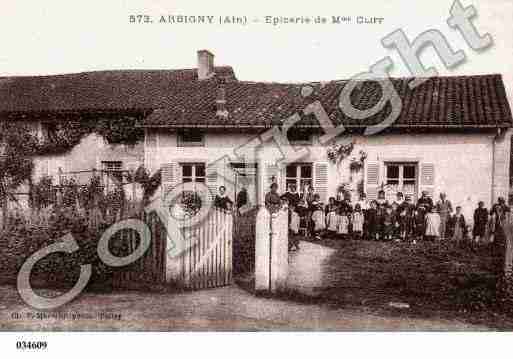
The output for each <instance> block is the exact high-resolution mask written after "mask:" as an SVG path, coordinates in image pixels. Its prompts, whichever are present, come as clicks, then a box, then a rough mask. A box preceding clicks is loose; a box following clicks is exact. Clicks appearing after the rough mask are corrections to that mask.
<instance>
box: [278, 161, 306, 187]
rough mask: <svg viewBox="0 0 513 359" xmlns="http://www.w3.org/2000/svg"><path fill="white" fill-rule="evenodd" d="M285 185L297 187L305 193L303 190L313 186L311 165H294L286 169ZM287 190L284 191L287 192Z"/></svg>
mask: <svg viewBox="0 0 513 359" xmlns="http://www.w3.org/2000/svg"><path fill="white" fill-rule="evenodd" d="M285 185H286V188H288V187H289V185H295V186H296V189H297V190H298V191H300V192H303V188H305V186H306V188H308V187H310V186H312V185H313V166H312V164H311V163H293V164H290V165H287V167H286V168H285ZM286 188H285V189H284V190H286Z"/></svg>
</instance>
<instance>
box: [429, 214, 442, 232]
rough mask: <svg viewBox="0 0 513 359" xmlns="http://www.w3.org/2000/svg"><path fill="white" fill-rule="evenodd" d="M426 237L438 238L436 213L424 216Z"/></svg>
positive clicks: (438, 225) (438, 223)
mask: <svg viewBox="0 0 513 359" xmlns="http://www.w3.org/2000/svg"><path fill="white" fill-rule="evenodd" d="M426 236H432V237H439V236H440V216H439V215H438V213H432V212H430V213H428V214H426Z"/></svg>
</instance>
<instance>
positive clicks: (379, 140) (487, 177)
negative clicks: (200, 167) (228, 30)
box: [145, 130, 509, 211]
mask: <svg viewBox="0 0 513 359" xmlns="http://www.w3.org/2000/svg"><path fill="white" fill-rule="evenodd" d="M495 136H496V134H495V133H492V132H488V133H481V134H478V133H474V134H417V135H416V134H396V135H392V134H387V135H376V136H372V137H363V136H355V137H353V139H352V140H353V142H354V144H355V147H354V150H353V152H352V153H351V154H350V155H349V156H348V158H347V159H345V160H343V161H342V162H341V163H339V164H338V165H337V164H333V163H331V162H329V161H328V158H327V154H326V147H324V146H321V145H319V144H318V143H317V139H316V138H315V139H314V141H313V145H311V146H307V148H308V150H309V154H308V155H307V156H305V157H304V158H302V159H301V160H300V162H313V163H315V164H316V165H324V166H326V168H327V176H326V177H327V178H326V184H325V185H326V187H327V190H326V193H324V199H326V198H327V197H328V196H332V195H335V193H336V191H337V187H338V185H340V184H341V183H349V184H350V185H349V188H351V190H352V191H353V192H354V194H355V197H356V193H357V189H356V182H357V181H355V178H356V179H359V178H361V179H364V181H365V190H366V191H368V192H369V194H371V192H373V188H371V187H372V186H371V184H370V183H369V182H368V181H369V179H368V178H367V175H368V173H367V172H368V170H369V166H377V168H378V185H380V184H381V183H383V182H384V179H385V166H384V164H385V163H386V162H387V161H408V162H413V163H416V164H417V165H418V180H417V183H418V192H420V191H422V190H428V192H430V194H431V195H432V196H433V198H434V199H438V197H439V193H440V192H446V193H447V196H448V198H449V199H450V200H451V201H452V202H453V204H454V205H462V206H464V208H465V209H466V211H470V210H468V209H467V208H474V207H475V205H476V204H477V201H480V200H482V201H484V202H485V205H486V206H487V207H488V208H489V207H490V205H491V203H492V195H493V191H492V182H493V181H492V177H493V173H494V171H493V167H494V165H493V163H494V152H495V157H497V151H498V150H497V148H496V146H495V140H494V138H495ZM146 137H147V138H153V140H152V141H153V142H152V144H151V146H148V143H147V146H146V151H145V161H146V163H147V164H148V166H149V168H150V169H151V170H152V171H155V170H157V169H158V168H160V167H161V166H163V165H166V164H170V163H174V164H178V163H180V162H206V163H207V164H208V163H212V162H215V161H216V160H218V159H221V158H223V156H227V155H228V156H234V155H233V152H234V149H235V148H238V147H240V146H243V145H244V144H247V143H248V142H250V141H251V140H252V139H254V138H255V135H250V134H235V133H208V134H206V136H205V146H203V147H177V137H176V134H175V133H173V132H171V131H163V130H159V131H157V132H153V131H151V132H150V131H148V133H147V136H146ZM316 143H317V144H316ZM503 147H504V146H503ZM360 150H363V151H365V152H366V153H367V159H366V161H365V167H364V168H363V169H362V171H361V172H360V173H359V174H357V175H356V176H355V174H354V173H353V174H351V173H350V171H349V162H350V160H351V158H352V157H354V158H358V157H359V155H358V153H359V151H360ZM508 153H509V152H508ZM508 156H509V155H508ZM503 157H504V156H503ZM257 158H258V161H260V162H261V166H260V167H259V169H260V174H262V175H263V176H264V178H263V179H262V180H261V181H260V183H259V186H258V188H259V191H260V193H259V194H258V195H257V197H258V199H259V200H260V201H261V200H262V198H263V193H265V191H266V190H267V184H269V181H268V179H267V178H265V176H267V175H268V168H267V164H269V163H271V162H273V160H276V159H279V158H282V155H281V153H280V151H279V150H278V149H277V146H276V145H275V143H274V142H272V141H268V142H266V143H265V144H263V145H261V146H260V148H259V150H258V151H257ZM220 162H224V163H227V162H230V160H229V159H228V158H225V159H224V160H223V161H220ZM217 168H219V171H220V172H222V171H225V170H226V169H225V168H224V166H223V165H222V164H221V165H220V166H218V167H217ZM426 168H428V169H430V172H426V171H427V170H426ZM508 170H509V168H508ZM228 172H229V171H228ZM276 173H277V174H278V183H279V184H280V191H284V189H285V188H284V187H285V185H284V180H283V177H284V171H283V170H282V171H280V170H278V171H277V172H276ZM426 173H428V174H426ZM431 176H432V177H433V178H432V179H431V180H432V182H431V183H428V182H426V183H424V182H423V181H422V180H423V179H426V178H427V179H429V178H430V177H431ZM222 177H223V176H220V177H218V178H217V181H211V182H209V181H208V179H207V184H208V186H209V188H213V189H215V188H216V187H217V186H219V185H221V184H226V178H222ZM225 177H226V176H225ZM179 178H180V173H179V168H178V166H175V167H174V168H173V181H175V182H177V181H179ZM505 180H507V182H508V183H506V184H505V186H508V185H509V178H507V179H504V178H502V179H501V178H496V183H495V186H499V185H498V184H497V181H498V182H501V181H502V182H504V181H505ZM314 186H316V184H315V183H314ZM373 186H374V187H375V185H373ZM374 192H376V191H374ZM228 194H229V195H230V197H231V198H232V199H233V198H234V197H235V192H234V190H233V189H232V188H228ZM374 194H375V193H374ZM369 197H371V198H372V195H370V196H369Z"/></svg>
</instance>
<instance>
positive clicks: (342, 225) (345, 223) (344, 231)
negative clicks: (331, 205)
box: [337, 206, 349, 239]
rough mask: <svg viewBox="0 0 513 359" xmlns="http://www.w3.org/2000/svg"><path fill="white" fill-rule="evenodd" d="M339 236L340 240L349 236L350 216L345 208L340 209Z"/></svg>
mask: <svg viewBox="0 0 513 359" xmlns="http://www.w3.org/2000/svg"><path fill="white" fill-rule="evenodd" d="M337 234H338V236H339V238H340V239H347V237H348V236H349V215H348V213H347V210H346V208H345V207H343V206H341V207H340V208H339V213H338V223H337Z"/></svg>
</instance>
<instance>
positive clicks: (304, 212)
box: [296, 198, 308, 236]
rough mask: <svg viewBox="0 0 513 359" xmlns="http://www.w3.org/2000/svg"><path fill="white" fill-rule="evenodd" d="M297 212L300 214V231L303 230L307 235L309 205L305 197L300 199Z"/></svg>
mask: <svg viewBox="0 0 513 359" xmlns="http://www.w3.org/2000/svg"><path fill="white" fill-rule="evenodd" d="M296 213H297V214H298V216H299V232H303V234H304V235H305V236H307V235H308V233H307V232H308V205H307V203H306V200H305V199H304V198H301V199H300V200H299V204H298V205H297V207H296Z"/></svg>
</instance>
